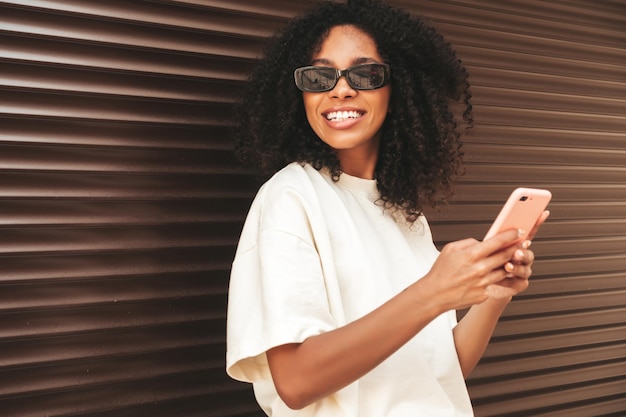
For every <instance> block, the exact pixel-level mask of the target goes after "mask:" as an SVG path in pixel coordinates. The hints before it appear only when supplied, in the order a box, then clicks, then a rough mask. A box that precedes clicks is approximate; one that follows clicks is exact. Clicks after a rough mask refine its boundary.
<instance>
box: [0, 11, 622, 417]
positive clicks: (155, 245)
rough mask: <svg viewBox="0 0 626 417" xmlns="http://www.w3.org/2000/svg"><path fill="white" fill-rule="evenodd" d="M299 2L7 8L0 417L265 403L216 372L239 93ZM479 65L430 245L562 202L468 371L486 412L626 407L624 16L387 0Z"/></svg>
mask: <svg viewBox="0 0 626 417" xmlns="http://www.w3.org/2000/svg"><path fill="white" fill-rule="evenodd" d="M311 3H313V1H312V0H306V1H305V0H300V1H288V0H268V1H265V2H257V1H254V0H231V1H225V0H187V1H137V0H135V1H132V0H126V1H123V0H111V1H107V2H98V1H94V0H82V1H79V0H58V1H35V0H32V1H26V0H23V1H19V0H15V1H2V0H0V45H1V46H0V66H1V68H2V69H1V73H2V76H1V77H0V229H1V231H2V233H1V234H0V288H1V291H0V323H1V324H0V381H1V382H0V410H2V412H1V414H3V415H10V416H19V417H25V416H40V415H50V416H70V415H71V416H116V417H118V416H121V417H123V416H144V415H145V416H148V415H150V416H181V417H183V416H242V417H243V416H250V417H251V416H261V415H262V413H261V412H260V411H259V410H258V407H257V406H256V404H255V402H254V399H253V398H252V395H251V391H250V388H249V387H248V386H247V385H244V384H239V383H236V382H233V381H230V380H229V379H228V378H227V377H226V376H225V374H224V319H225V305H226V288H227V282H228V273H229V268H230V262H231V260H232V255H233V253H234V248H235V245H236V242H237V238H238V234H239V231H240V228H241V224H242V222H243V218H244V216H245V213H246V211H247V208H248V205H249V203H250V201H251V198H252V196H253V195H254V192H255V191H256V186H257V185H256V184H255V183H254V181H253V180H252V179H251V178H250V177H249V176H247V175H245V174H243V173H242V171H241V170H240V169H238V168H237V167H236V165H235V163H234V161H232V158H231V146H232V144H231V142H230V139H229V131H230V126H231V124H232V115H231V113H230V109H231V104H232V100H233V97H234V96H235V95H236V92H237V91H238V90H239V89H240V87H241V86H242V84H243V82H244V80H245V77H246V74H247V73H248V72H249V71H250V69H251V68H252V65H253V63H254V61H255V59H256V58H257V57H258V56H259V54H260V50H261V46H262V44H263V41H264V39H265V38H266V37H267V36H268V35H269V34H270V33H271V32H273V30H274V29H276V28H278V27H280V26H281V25H282V24H284V22H285V21H286V19H288V18H289V17H291V16H293V15H294V14H296V13H298V12H299V11H300V10H302V9H303V8H305V7H307V6H308V5H309V4H311ZM393 3H394V4H399V5H401V6H403V7H406V8H408V9H412V10H413V11H415V12H417V13H421V14H423V15H425V16H427V17H429V18H431V19H432V21H433V24H434V25H435V26H436V27H438V28H439V29H440V31H441V32H442V33H443V34H444V35H446V36H447V38H448V39H449V40H450V41H451V42H452V43H453V44H454V45H455V46H456V47H457V50H458V51H459V54H460V56H461V58H462V59H463V60H464V62H466V64H467V65H468V66H469V68H470V72H471V75H472V81H473V85H474V89H473V91H474V97H475V98H474V102H475V105H476V106H475V107H476V119H477V128H476V134H475V136H474V137H472V138H470V139H469V140H468V141H467V146H466V154H467V162H468V163H467V175H466V176H465V177H464V178H462V179H461V181H460V183H459V187H458V194H457V197H456V199H455V200H454V201H453V202H452V204H451V206H450V207H447V208H444V209H442V211H440V212H437V213H432V214H430V215H429V218H430V220H431V223H432V225H433V231H434V233H435V237H436V239H437V240H438V244H440V245H442V244H444V243H445V242H447V241H449V240H454V239H459V238H463V237H466V236H475V237H480V236H481V235H482V234H483V233H484V231H485V230H486V228H487V227H488V224H489V222H490V221H491V219H492V218H493V216H495V213H496V212H497V211H498V209H499V206H500V205H501V203H502V201H503V200H504V198H505V197H506V195H507V194H508V193H509V191H510V190H511V189H512V188H513V187H515V186H517V185H519V184H523V185H529V186H542V187H548V188H550V189H551V190H552V191H553V193H554V201H553V203H552V204H551V209H552V213H553V215H552V217H551V219H550V222H549V224H547V225H546V226H545V227H544V228H543V230H542V232H541V235H540V237H539V238H538V239H537V241H536V242H535V246H534V247H535V250H536V253H537V255H538V257H539V260H538V261H537V263H536V266H535V271H536V272H535V277H534V279H533V281H534V282H533V285H532V286H531V288H530V289H529V290H528V291H527V292H526V293H524V294H523V295H521V296H519V297H518V298H517V299H516V300H515V301H514V302H513V303H512V304H511V306H510V307H509V308H508V309H507V311H506V313H505V317H504V318H503V319H502V321H501V323H500V325H499V326H498V329H497V330H496V335H495V337H494V340H493V342H492V344H491V345H490V347H489V348H488V351H487V354H486V356H485V359H484V360H483V362H482V363H481V364H480V365H479V367H478V368H477V369H476V371H475V372H474V374H473V375H472V377H471V379H470V381H469V385H470V391H471V394H472V397H473V400H474V404H475V408H476V415H477V416H495V415H509V416H515V415H519V416H521V415H524V416H526V415H533V416H560V415H563V416H571V415H576V416H600V415H604V416H609V415H615V416H617V415H623V414H624V412H626V395H625V394H624V392H625V391H626V390H625V389H624V388H626V360H625V359H624V358H625V357H626V342H625V340H626V306H625V304H626V302H625V301H624V300H626V298H625V296H626V294H625V292H626V238H624V236H626V233H625V232H626V222H625V221H624V213H626V168H625V167H624V161H626V118H625V117H624V115H625V112H624V110H625V109H626V99H625V98H624V97H626V94H625V93H626V76H625V71H624V65H625V64H626V6H625V5H624V4H623V2H621V1H620V0H614V1H611V0H601V1H594V2H592V1H590V0H567V1H565V0H563V1H538V0H530V1H521V0H510V1H506V2H498V1H493V0H491V1H487V0H484V1H478V0H475V1H472V0H463V1H409V0H404V1H400V0H398V1H393Z"/></svg>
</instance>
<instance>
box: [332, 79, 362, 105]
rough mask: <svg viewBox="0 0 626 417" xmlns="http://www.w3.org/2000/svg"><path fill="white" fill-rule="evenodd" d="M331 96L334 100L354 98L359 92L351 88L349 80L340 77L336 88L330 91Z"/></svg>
mask: <svg viewBox="0 0 626 417" xmlns="http://www.w3.org/2000/svg"><path fill="white" fill-rule="evenodd" d="M329 94H330V96H331V97H332V98H340V99H345V98H351V97H354V96H355V95H357V92H356V90H355V89H354V88H352V87H350V84H348V80H347V79H346V77H345V76H341V77H339V80H337V84H336V85H335V88H333V89H332V90H330V91H329Z"/></svg>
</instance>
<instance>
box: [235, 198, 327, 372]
mask: <svg viewBox="0 0 626 417" xmlns="http://www.w3.org/2000/svg"><path fill="white" fill-rule="evenodd" d="M264 191H265V192H264V193H263V194H262V195H259V196H257V199H256V200H255V203H253V207H252V208H251V212H250V214H249V216H248V219H247V220H246V224H245V226H244V230H243V232H242V236H241V239H240V243H239V247H238V250H237V254H236V256H235V260H234V262H233V267H232V270H231V278H230V288H229V301H228V319H227V372H228V374H229V375H230V376H231V377H233V378H235V379H238V380H242V381H246V382H254V381H257V380H259V379H266V378H268V377H269V369H268V366H267V359H266V356H265V352H266V351H267V350H269V349H271V348H273V347H276V346H280V345H283V344H287V343H300V342H303V341H304V340H305V339H307V338H308V337H311V336H313V335H317V334H320V333H323V332H326V331H329V330H332V329H333V328H335V327H336V324H335V322H334V320H333V318H332V316H331V314H330V312H329V311H330V308H329V305H328V296H327V293H326V288H325V284H324V274H323V269H322V264H321V260H320V256H319V254H318V252H317V250H316V242H315V233H316V230H315V229H316V227H315V226H313V225H312V221H311V220H312V219H311V216H315V207H311V203H310V202H307V201H306V199H305V198H303V196H302V191H301V190H294V189H289V188H287V189H280V190H264ZM270 202H271V204H270Z"/></svg>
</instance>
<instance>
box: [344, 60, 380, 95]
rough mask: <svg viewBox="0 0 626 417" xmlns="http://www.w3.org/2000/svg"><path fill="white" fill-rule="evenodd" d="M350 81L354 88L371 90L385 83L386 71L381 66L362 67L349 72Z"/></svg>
mask: <svg viewBox="0 0 626 417" xmlns="http://www.w3.org/2000/svg"><path fill="white" fill-rule="evenodd" d="M347 76H348V79H349V80H350V84H351V85H352V87H353V88H357V89H363V90H371V89H375V88H378V87H381V86H382V85H383V83H384V82H385V69H384V68H383V67H382V66H381V65H377V64H367V65H360V66H358V67H355V68H352V69H351V70H350V71H348V74H347Z"/></svg>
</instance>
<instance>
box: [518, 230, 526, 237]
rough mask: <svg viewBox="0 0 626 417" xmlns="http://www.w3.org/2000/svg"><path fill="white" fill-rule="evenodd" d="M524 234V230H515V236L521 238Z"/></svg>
mask: <svg viewBox="0 0 626 417" xmlns="http://www.w3.org/2000/svg"><path fill="white" fill-rule="evenodd" d="M525 234H526V230H524V229H517V236H519V237H522V236H524V235H525Z"/></svg>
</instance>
